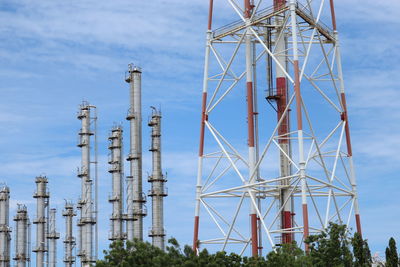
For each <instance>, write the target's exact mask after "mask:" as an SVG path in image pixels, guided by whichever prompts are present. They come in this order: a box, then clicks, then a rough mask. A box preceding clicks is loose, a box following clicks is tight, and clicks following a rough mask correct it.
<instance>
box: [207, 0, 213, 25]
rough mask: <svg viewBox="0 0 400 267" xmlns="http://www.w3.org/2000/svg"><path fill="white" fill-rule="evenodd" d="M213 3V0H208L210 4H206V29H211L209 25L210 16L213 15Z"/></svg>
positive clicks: (210, 23)
mask: <svg viewBox="0 0 400 267" xmlns="http://www.w3.org/2000/svg"><path fill="white" fill-rule="evenodd" d="M213 5H214V0H210V4H209V6H208V27H207V29H208V30H211V25H212V16H213Z"/></svg>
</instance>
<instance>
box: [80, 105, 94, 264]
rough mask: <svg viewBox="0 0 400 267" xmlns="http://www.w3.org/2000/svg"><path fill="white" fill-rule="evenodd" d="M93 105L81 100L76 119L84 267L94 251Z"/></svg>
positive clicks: (91, 260)
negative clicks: (91, 155) (91, 172)
mask: <svg viewBox="0 0 400 267" xmlns="http://www.w3.org/2000/svg"><path fill="white" fill-rule="evenodd" d="M91 108H94V106H90V105H89V104H88V103H87V102H83V103H82V104H81V106H80V109H79V112H78V116H77V117H78V119H79V120H81V123H82V128H81V130H80V132H79V137H80V140H79V144H78V147H80V148H81V168H80V171H79V173H78V177H80V178H81V186H82V195H81V200H80V203H79V205H80V206H79V207H80V210H81V218H80V220H79V222H78V226H79V227H80V246H81V247H80V251H79V254H78V255H79V256H80V258H81V265H82V266H84V267H86V266H89V265H90V264H92V263H94V262H95V260H96V259H95V257H94V256H93V252H94V246H93V241H94V235H93V228H94V225H95V224H96V218H95V216H94V213H95V210H94V206H93V202H94V201H93V194H92V187H93V180H92V179H91V175H90V164H91V161H90V148H91V141H90V136H92V135H93V132H92V131H91V117H90V111H91Z"/></svg>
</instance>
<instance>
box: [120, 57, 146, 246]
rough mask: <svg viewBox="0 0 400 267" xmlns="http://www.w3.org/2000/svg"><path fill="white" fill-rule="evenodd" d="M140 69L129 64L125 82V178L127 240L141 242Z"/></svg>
mask: <svg viewBox="0 0 400 267" xmlns="http://www.w3.org/2000/svg"><path fill="white" fill-rule="evenodd" d="M141 75H142V72H141V70H140V68H138V67H136V66H133V65H132V64H129V68H128V72H127V75H126V77H125V81H126V82H127V83H129V84H130V108H129V111H128V116H127V118H126V119H127V120H129V122H130V151H129V155H128V158H127V160H128V161H129V162H130V176H128V177H127V202H128V203H127V216H126V220H127V239H128V240H130V241H132V240H133V239H134V238H137V239H139V240H143V217H144V216H146V213H147V211H146V207H145V205H144V203H145V202H146V197H145V195H144V194H143V190H142V104H141V98H142V97H141V90H142V89H141Z"/></svg>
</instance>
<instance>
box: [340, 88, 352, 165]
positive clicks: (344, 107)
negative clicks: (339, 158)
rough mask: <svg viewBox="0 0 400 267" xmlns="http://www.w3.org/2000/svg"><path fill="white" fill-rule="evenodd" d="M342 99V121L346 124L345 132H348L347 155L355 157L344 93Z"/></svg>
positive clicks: (341, 95)
mask: <svg viewBox="0 0 400 267" xmlns="http://www.w3.org/2000/svg"><path fill="white" fill-rule="evenodd" d="M340 97H341V99H342V106H343V114H342V120H343V121H345V122H346V125H345V131H346V144H347V154H348V155H349V157H351V156H352V155H353V149H352V147H351V138H350V126H349V118H348V116H347V104H346V96H345V94H344V93H341V94H340Z"/></svg>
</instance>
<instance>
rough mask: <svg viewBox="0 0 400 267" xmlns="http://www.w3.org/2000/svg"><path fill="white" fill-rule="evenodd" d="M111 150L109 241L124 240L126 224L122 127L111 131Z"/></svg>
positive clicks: (116, 127)
mask: <svg viewBox="0 0 400 267" xmlns="http://www.w3.org/2000/svg"><path fill="white" fill-rule="evenodd" d="M108 140H109V142H110V143H109V146H108V148H109V149H110V155H109V161H108V163H109V164H110V169H109V170H108V172H110V173H111V175H112V195H111V196H110V198H109V200H108V201H109V202H110V203H111V204H112V215H111V218H110V220H111V230H110V236H109V238H108V239H109V240H111V241H115V240H124V239H125V235H124V224H123V218H124V217H123V213H124V205H123V203H124V201H123V199H124V197H123V195H124V194H123V192H124V184H123V170H124V167H123V160H122V159H123V150H122V127H121V126H115V127H114V128H113V129H112V130H111V134H110V136H109V137H108Z"/></svg>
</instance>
